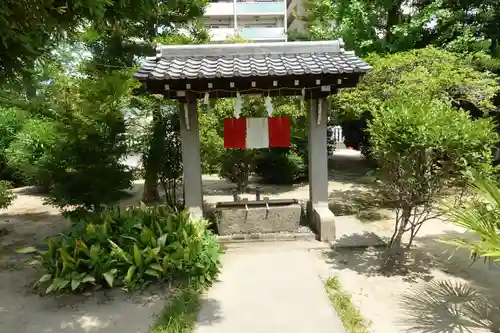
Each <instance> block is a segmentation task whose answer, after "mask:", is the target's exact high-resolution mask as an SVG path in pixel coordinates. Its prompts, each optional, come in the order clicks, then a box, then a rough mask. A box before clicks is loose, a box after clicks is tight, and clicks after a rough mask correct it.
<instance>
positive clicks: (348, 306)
mask: <svg viewBox="0 0 500 333" xmlns="http://www.w3.org/2000/svg"><path fill="white" fill-rule="evenodd" d="M325 289H326V291H327V293H328V297H329V298H330V301H331V302H332V305H333V307H334V309H335V311H337V313H338V315H339V317H340V320H342V324H344V327H345V329H346V330H347V332H348V333H370V331H369V330H368V326H369V325H368V323H367V322H366V320H365V319H364V318H363V316H362V315H361V313H360V312H359V310H358V309H357V308H356V307H355V306H354V304H352V300H351V296H350V295H349V294H347V293H346V292H345V291H343V290H342V287H341V286H340V282H339V280H338V279H337V278H336V277H331V278H329V279H328V280H326V283H325Z"/></svg>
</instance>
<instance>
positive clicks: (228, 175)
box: [219, 149, 257, 193]
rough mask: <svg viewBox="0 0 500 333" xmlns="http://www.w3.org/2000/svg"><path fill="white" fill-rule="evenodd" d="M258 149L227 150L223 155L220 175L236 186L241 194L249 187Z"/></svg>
mask: <svg viewBox="0 0 500 333" xmlns="http://www.w3.org/2000/svg"><path fill="white" fill-rule="evenodd" d="M256 156H257V150H256V149H226V150H225V151H224V153H223V154H222V160H221V162H220V163H221V164H220V171H219V175H220V176H221V177H222V178H224V179H227V180H229V181H230V182H231V183H234V184H236V187H237V190H238V192H239V193H241V192H243V191H244V190H245V189H246V187H247V186H248V180H249V178H250V175H251V173H252V172H253V170H254V161H255V157H256Z"/></svg>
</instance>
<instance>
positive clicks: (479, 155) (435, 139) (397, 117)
mask: <svg viewBox="0 0 500 333" xmlns="http://www.w3.org/2000/svg"><path fill="white" fill-rule="evenodd" d="M373 115H374V117H373V120H372V121H371V123H370V125H369V132H370V139H371V142H372V147H373V152H372V153H373V155H372V156H373V158H374V159H375V160H376V162H377V165H378V166H379V172H378V174H377V175H378V177H379V185H380V187H379V188H380V190H381V193H382V194H383V195H384V196H385V198H387V200H388V202H390V203H392V204H393V207H394V208H395V210H396V213H397V218H396V221H395V229H394V233H393V236H392V238H391V241H390V242H389V249H390V251H391V252H390V254H394V255H396V254H398V253H400V250H401V246H402V238H403V235H405V234H406V233H408V234H409V242H408V244H407V247H408V248H409V247H410V246H411V244H412V241H413V240H414V238H415V237H416V235H417V233H418V231H419V230H420V228H421V226H422V224H423V223H424V222H426V221H427V220H429V219H431V218H433V217H436V216H435V213H434V208H435V204H436V203H437V201H438V200H439V199H440V198H442V197H443V196H444V195H446V194H447V192H446V191H447V190H448V189H450V188H455V187H458V188H460V187H462V186H463V185H464V182H465V180H466V179H467V178H466V177H465V175H466V174H467V173H468V172H470V171H474V172H479V173H482V174H490V173H491V172H492V167H491V162H492V156H491V151H492V147H493V145H494V143H495V142H496V141H498V136H497V135H495V132H494V125H493V123H492V121H491V120H489V119H479V120H473V119H472V118H471V117H470V115H469V114H468V113H466V112H463V111H460V110H457V109H455V108H453V107H452V106H451V104H450V103H447V102H444V101H440V100H436V99H432V97H431V96H425V95H422V96H421V97H420V98H419V99H413V98H411V97H410V96H406V95H402V96H399V97H398V98H394V99H393V100H391V101H389V102H387V103H386V104H385V105H384V106H383V107H382V108H380V109H377V110H374V112H373ZM392 258H395V257H392ZM387 263H391V265H392V263H393V260H392V259H391V260H390V261H387ZM387 268H389V266H387Z"/></svg>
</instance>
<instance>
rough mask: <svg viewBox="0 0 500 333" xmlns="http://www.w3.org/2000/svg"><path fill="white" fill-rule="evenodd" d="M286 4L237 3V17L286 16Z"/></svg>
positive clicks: (278, 2)
mask: <svg viewBox="0 0 500 333" xmlns="http://www.w3.org/2000/svg"><path fill="white" fill-rule="evenodd" d="M285 10H286V8H285V2H284V1H273V2H237V3H236V14H237V15H284V14H285Z"/></svg>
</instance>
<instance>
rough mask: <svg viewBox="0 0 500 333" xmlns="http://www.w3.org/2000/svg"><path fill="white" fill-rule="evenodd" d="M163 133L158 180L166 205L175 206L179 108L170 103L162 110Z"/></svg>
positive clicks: (178, 173)
mask: <svg viewBox="0 0 500 333" xmlns="http://www.w3.org/2000/svg"><path fill="white" fill-rule="evenodd" d="M163 117H164V122H165V133H164V135H163V137H162V138H163V140H164V141H165V144H164V151H163V152H162V154H161V155H160V156H161V161H162V164H161V170H160V173H159V176H160V182H161V184H162V187H163V190H164V192H165V195H166V202H167V204H168V205H171V206H176V205H178V204H179V203H178V202H177V188H178V187H179V185H180V183H181V178H182V170H183V169H182V146H181V138H180V124H179V121H180V119H179V109H178V106H177V105H175V104H174V103H172V104H171V105H167V106H166V107H165V110H164V115H163Z"/></svg>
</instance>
